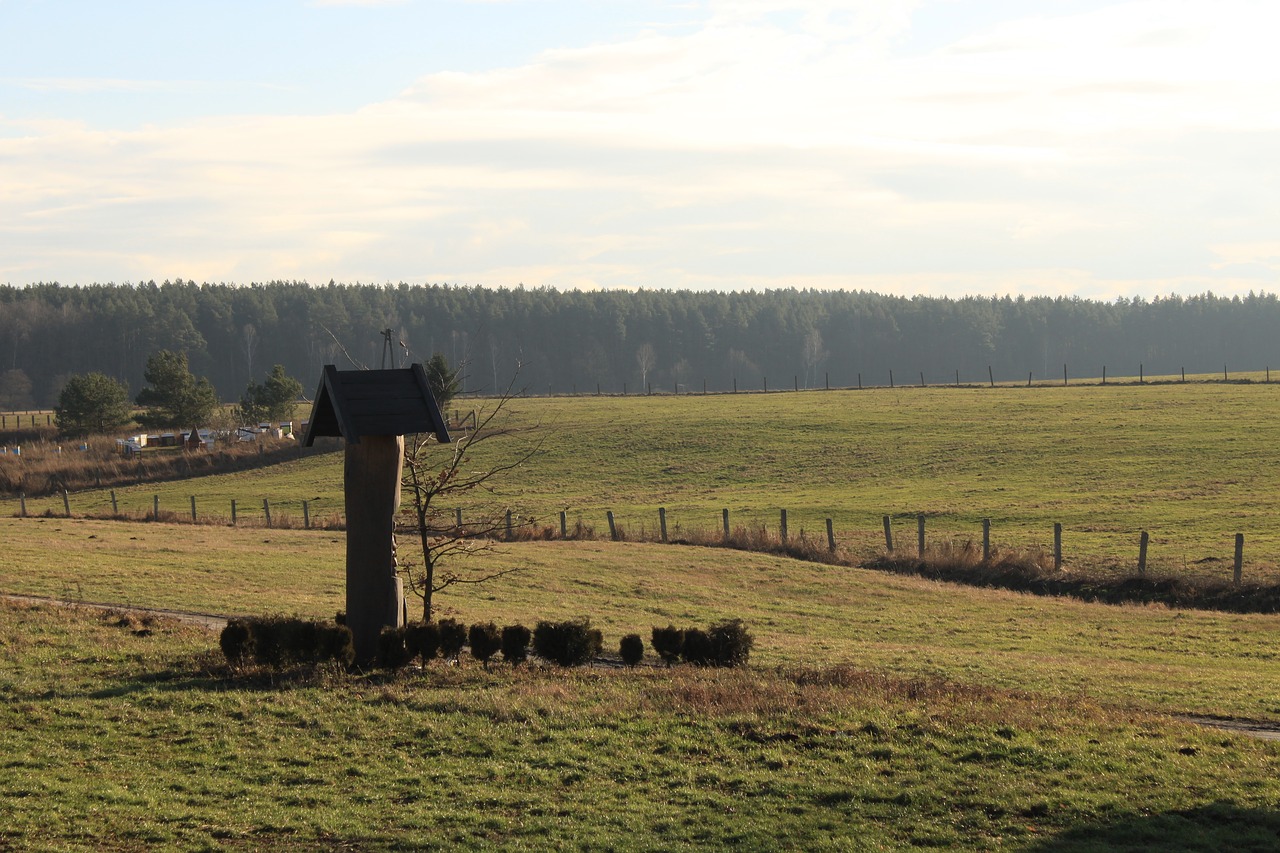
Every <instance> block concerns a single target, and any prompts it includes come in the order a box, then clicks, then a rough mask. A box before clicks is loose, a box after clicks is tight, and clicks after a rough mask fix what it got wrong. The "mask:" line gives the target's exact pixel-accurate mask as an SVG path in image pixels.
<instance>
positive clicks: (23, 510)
mask: <svg viewBox="0 0 1280 853" xmlns="http://www.w3.org/2000/svg"><path fill="white" fill-rule="evenodd" d="M18 514H19V515H21V516H22V517H23V518H26V517H27V493H26V492H18Z"/></svg>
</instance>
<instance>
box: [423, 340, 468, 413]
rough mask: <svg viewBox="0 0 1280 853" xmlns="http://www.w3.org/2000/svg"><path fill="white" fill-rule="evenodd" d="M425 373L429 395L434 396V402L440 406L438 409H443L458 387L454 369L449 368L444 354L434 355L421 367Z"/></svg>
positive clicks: (456, 372)
mask: <svg viewBox="0 0 1280 853" xmlns="http://www.w3.org/2000/svg"><path fill="white" fill-rule="evenodd" d="M423 368H424V369H425V370H426V372H427V384H429V385H430V386H431V393H433V394H435V395H436V402H437V403H439V404H440V408H441V409H444V407H445V406H447V405H448V404H449V401H450V400H452V399H453V398H454V397H456V396H457V394H458V386H459V383H460V381H461V378H460V377H459V375H458V374H459V373H460V372H461V371H460V370H459V369H458V368H456V367H450V366H449V360H448V359H447V358H445V357H444V353H439V352H438V353H436V354H435V355H433V356H431V359H430V360H429V361H428V362H427V363H426V364H425V365H423Z"/></svg>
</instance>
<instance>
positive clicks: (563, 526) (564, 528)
mask: <svg viewBox="0 0 1280 853" xmlns="http://www.w3.org/2000/svg"><path fill="white" fill-rule="evenodd" d="M560 538H561V539H568V538H569V519H568V518H566V514H565V511H564V510H560Z"/></svg>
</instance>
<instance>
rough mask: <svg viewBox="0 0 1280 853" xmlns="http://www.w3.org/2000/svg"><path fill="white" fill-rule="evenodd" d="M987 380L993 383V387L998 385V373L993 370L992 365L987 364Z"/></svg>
mask: <svg viewBox="0 0 1280 853" xmlns="http://www.w3.org/2000/svg"><path fill="white" fill-rule="evenodd" d="M987 381H988V382H990V383H991V387H992V388H994V387H996V375H995V374H994V373H992V372H991V365H989V364H988V365H987Z"/></svg>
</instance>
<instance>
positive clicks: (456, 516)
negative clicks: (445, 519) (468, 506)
mask: <svg viewBox="0 0 1280 853" xmlns="http://www.w3.org/2000/svg"><path fill="white" fill-rule="evenodd" d="M453 527H454V529H455V530H457V531H458V532H459V533H461V532H462V507H460V506H459V507H454V508H453Z"/></svg>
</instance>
